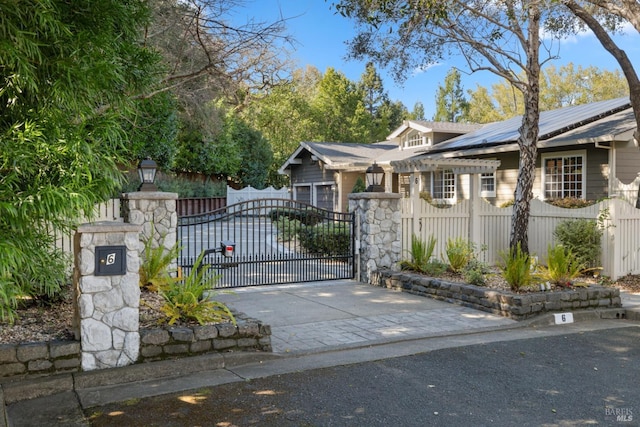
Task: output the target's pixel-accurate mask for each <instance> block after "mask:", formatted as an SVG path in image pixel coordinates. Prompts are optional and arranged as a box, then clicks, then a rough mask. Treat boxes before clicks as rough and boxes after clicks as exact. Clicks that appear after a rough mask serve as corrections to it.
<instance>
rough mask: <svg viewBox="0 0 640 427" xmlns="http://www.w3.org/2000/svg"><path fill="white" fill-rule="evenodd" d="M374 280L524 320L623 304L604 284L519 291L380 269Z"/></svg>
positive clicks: (415, 292) (614, 291)
mask: <svg viewBox="0 0 640 427" xmlns="http://www.w3.org/2000/svg"><path fill="white" fill-rule="evenodd" d="M373 284H375V285H377V286H382V287H385V288H391V289H399V290H402V291H405V292H409V293H412V294H416V295H423V296H427V297H430V298H434V299H438V300H442V301H447V302H451V303H456V304H460V305H463V306H465V307H471V308H474V309H477V310H482V311H487V312H490V313H494V314H500V315H502V316H505V317H509V318H512V319H515V320H524V319H528V318H531V317H534V316H537V315H539V314H543V313H547V312H563V311H564V312H566V311H574V310H581V309H601V308H620V307H622V301H621V299H620V290H619V289H617V288H605V287H602V286H590V287H588V288H579V289H568V290H562V291H551V292H531V293H522V294H516V293H513V292H509V291H499V290H495V289H488V288H483V287H481V286H474V285H468V284H464V283H456V282H448V281H446V280H441V279H438V278H433V277H428V276H424V275H421V274H416V273H408V272H401V273H398V272H394V271H389V270H386V271H378V273H377V274H376V278H375V280H374V281H373Z"/></svg>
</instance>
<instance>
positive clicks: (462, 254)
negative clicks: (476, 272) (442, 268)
mask: <svg viewBox="0 0 640 427" xmlns="http://www.w3.org/2000/svg"><path fill="white" fill-rule="evenodd" d="M474 246H475V245H474V244H473V242H469V241H468V240H465V239H463V238H462V237H458V238H456V239H448V240H447V247H446V249H445V252H446V255H447V259H448V260H449V266H450V267H451V270H452V271H453V272H455V273H459V272H461V271H462V269H463V268H464V267H466V265H467V264H468V263H469V261H471V260H472V259H474V257H475V255H474V252H475V247H474Z"/></svg>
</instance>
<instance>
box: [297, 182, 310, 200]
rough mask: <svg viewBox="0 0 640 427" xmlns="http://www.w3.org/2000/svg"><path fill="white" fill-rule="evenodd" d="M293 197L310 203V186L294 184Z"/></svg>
mask: <svg viewBox="0 0 640 427" xmlns="http://www.w3.org/2000/svg"><path fill="white" fill-rule="evenodd" d="M293 189H294V199H295V200H296V201H298V202H304V203H311V186H310V185H294V187H293Z"/></svg>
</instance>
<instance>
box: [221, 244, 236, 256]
mask: <svg viewBox="0 0 640 427" xmlns="http://www.w3.org/2000/svg"><path fill="white" fill-rule="evenodd" d="M220 250H221V252H222V255H224V256H226V257H232V256H233V253H234V252H235V250H236V244H235V243H234V242H230V241H228V240H223V241H222V242H220Z"/></svg>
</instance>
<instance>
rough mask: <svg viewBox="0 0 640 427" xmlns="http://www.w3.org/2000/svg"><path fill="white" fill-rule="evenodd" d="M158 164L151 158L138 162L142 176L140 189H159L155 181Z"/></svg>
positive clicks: (139, 174)
mask: <svg viewBox="0 0 640 427" xmlns="http://www.w3.org/2000/svg"><path fill="white" fill-rule="evenodd" d="M157 170H158V165H157V164H156V162H154V161H153V160H151V159H150V158H148V157H147V158H146V159H144V160H142V161H140V164H138V176H139V177H140V182H141V184H140V187H139V188H138V191H158V188H157V187H156V186H155V184H154V182H155V180H156V171H157Z"/></svg>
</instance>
